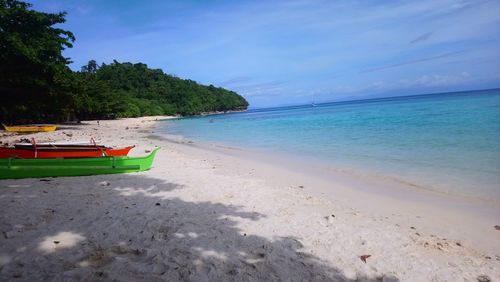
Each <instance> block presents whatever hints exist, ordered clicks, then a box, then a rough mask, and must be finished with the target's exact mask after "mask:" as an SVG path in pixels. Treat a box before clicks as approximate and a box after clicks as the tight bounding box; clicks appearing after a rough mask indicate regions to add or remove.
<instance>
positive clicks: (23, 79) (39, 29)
mask: <svg viewBox="0 0 500 282" xmlns="http://www.w3.org/2000/svg"><path fill="white" fill-rule="evenodd" d="M30 7H31V4H28V3H24V2H21V1H16V0H0V120H3V121H7V122H27V121H41V122H48V121H61V120H69V119H94V118H97V119H103V118H117V117H138V116H147V115H162V114H167V115H172V114H181V115H193V114H199V113H202V112H211V111H229V110H243V109H246V108H247V106H248V103H247V101H245V99H244V98H243V97H241V96H240V95H238V94H237V93H235V92H232V91H228V90H225V89H223V88H219V87H214V86H212V85H210V86H203V85H200V84H198V83H196V82H195V81H192V80H183V79H180V78H177V77H174V76H171V75H168V74H165V73H163V71H162V70H160V69H149V68H148V67H147V65H145V64H141V63H139V64H131V63H118V62H116V61H113V63H111V64H108V65H106V64H102V65H101V66H98V65H97V63H96V62H95V61H93V60H91V61H89V63H88V64H87V65H86V66H83V67H82V69H81V71H80V72H73V71H72V70H71V69H70V68H69V67H68V65H69V63H71V61H70V59H69V58H65V57H64V56H63V55H62V51H63V50H64V49H65V48H71V47H72V43H73V42H74V40H75V37H74V36H73V34H72V33H71V32H69V31H66V30H63V29H60V28H56V27H54V25H55V24H58V23H64V22H65V18H64V17H65V13H58V14H50V13H43V12H38V11H34V10H31V9H30Z"/></svg>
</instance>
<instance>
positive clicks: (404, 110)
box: [160, 90, 500, 201]
mask: <svg viewBox="0 0 500 282" xmlns="http://www.w3.org/2000/svg"><path fill="white" fill-rule="evenodd" d="M160 130H161V131H162V132H164V133H168V134H174V135H182V136H184V137H186V138H188V139H191V140H195V141H205V142H215V143H223V144H227V145H230V146H236V147H242V148H251V149H257V150H261V151H273V152H280V153H285V154H290V155H293V156H295V157H297V156H298V157H307V158H310V159H313V160H314V159H316V160H318V161H321V162H326V163H328V164H330V165H331V166H333V167H338V168H343V169H348V170H352V171H357V172H362V173H369V174H372V175H377V176H378V177H385V178H391V179H394V180H398V181H401V182H406V183H410V184H412V185H415V186H418V187H421V188H426V189H431V190H435V191H440V192H446V193H452V194H460V195H468V196H474V197H480V198H484V199H493V200H495V201H497V200H500V90H490V91H471V92H462V93H450V94H436V95H421V96H411V97H397V98H384V99H375V100H364V101H352V102H339V103H330V104H321V105H317V106H316V107H311V106H303V107H284V108H273V109H264V110H253V111H248V112H245V113H233V114H224V115H215V116H207V117H196V118H184V119H177V120H171V121H165V123H164V125H163V126H162V127H161V129H160Z"/></svg>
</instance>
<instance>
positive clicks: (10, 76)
mask: <svg viewBox="0 0 500 282" xmlns="http://www.w3.org/2000/svg"><path fill="white" fill-rule="evenodd" d="M31 6H32V5H31V4H29V3H24V2H21V1H16V0H0V105H1V106H0V119H2V120H14V119H20V118H23V119H29V120H47V119H56V118H57V117H61V116H64V114H66V112H67V111H70V110H71V103H72V102H71V100H72V98H71V95H72V93H73V92H75V91H77V90H75V89H74V86H75V85H74V82H73V81H72V80H73V78H74V75H73V74H72V72H71V70H70V69H69V68H68V64H69V63H70V60H69V59H68V58H65V57H64V56H63V55H62V51H63V50H64V49H65V48H71V47H72V43H73V42H74V40H75V37H74V36H73V34H72V33H71V32H69V31H66V30H63V29H60V28H55V27H53V26H54V25H55V24H58V23H64V22H65V18H64V17H65V15H66V14H65V13H56V14H52V13H43V12H38V11H34V10H31V9H30V7H31Z"/></svg>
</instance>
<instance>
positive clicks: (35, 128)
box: [2, 123, 58, 132]
mask: <svg viewBox="0 0 500 282" xmlns="http://www.w3.org/2000/svg"><path fill="white" fill-rule="evenodd" d="M2 125H3V127H4V128H5V131H8V132H48V131H54V130H56V129H57V127H58V126H57V125H16V126H7V125H5V124H3V123H2Z"/></svg>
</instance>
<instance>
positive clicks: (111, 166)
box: [0, 148, 160, 179]
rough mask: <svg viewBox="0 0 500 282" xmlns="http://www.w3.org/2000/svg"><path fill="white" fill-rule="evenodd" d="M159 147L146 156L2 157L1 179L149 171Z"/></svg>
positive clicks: (0, 163) (0, 165) (0, 166)
mask: <svg viewBox="0 0 500 282" xmlns="http://www.w3.org/2000/svg"><path fill="white" fill-rule="evenodd" d="M159 149H160V148H156V149H155V150H154V151H153V152H151V153H150V154H149V155H147V156H144V157H99V158H71V159H14V158H9V159H0V179H19V178H40V177H61V176H86V175H99V174H116V173H129V172H139V171H145V170H149V169H150V168H151V165H152V164H153V160H154V158H155V155H156V153H157V152H158V150H159Z"/></svg>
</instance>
